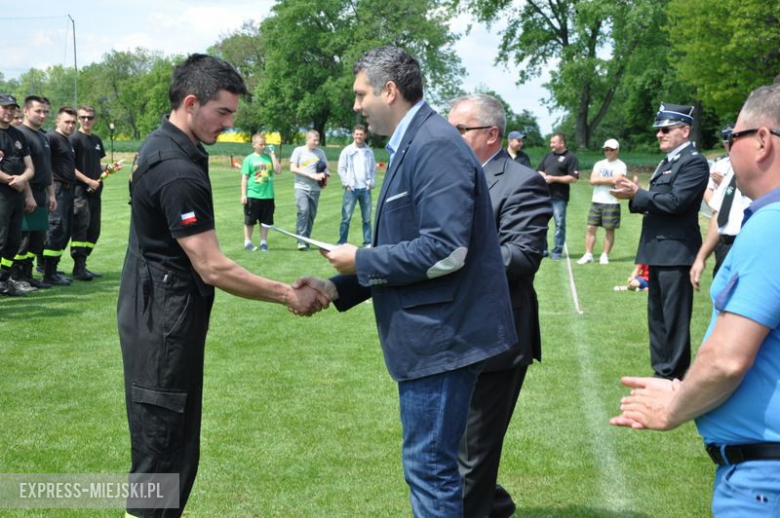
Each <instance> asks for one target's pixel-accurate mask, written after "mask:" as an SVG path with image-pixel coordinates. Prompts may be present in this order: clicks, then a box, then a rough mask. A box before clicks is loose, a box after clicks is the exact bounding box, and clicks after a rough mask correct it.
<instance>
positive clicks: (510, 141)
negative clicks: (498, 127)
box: [506, 131, 531, 169]
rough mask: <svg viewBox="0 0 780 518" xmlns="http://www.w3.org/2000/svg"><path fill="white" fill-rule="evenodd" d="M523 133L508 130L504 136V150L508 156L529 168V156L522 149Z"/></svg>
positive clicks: (523, 142)
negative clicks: (507, 133)
mask: <svg viewBox="0 0 780 518" xmlns="http://www.w3.org/2000/svg"><path fill="white" fill-rule="evenodd" d="M524 139H525V133H523V132H522V131H510V132H509V135H507V137H506V152H507V153H509V157H510V158H511V159H512V160H514V161H515V162H517V163H518V164H520V165H524V166H526V167H528V168H529V169H530V168H531V158H530V157H529V156H528V153H526V152H525V151H523V145H524V144H525V141H524Z"/></svg>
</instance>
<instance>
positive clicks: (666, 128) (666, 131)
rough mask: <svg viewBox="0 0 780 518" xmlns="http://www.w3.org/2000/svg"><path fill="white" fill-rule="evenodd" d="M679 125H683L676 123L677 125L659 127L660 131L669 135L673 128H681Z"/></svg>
mask: <svg viewBox="0 0 780 518" xmlns="http://www.w3.org/2000/svg"><path fill="white" fill-rule="evenodd" d="M679 127H681V126H680V125H679V124H678V125H676V126H664V127H663V128H658V131H660V132H661V133H663V134H664V135H668V134H669V132H671V131H672V130H673V129H675V128H679Z"/></svg>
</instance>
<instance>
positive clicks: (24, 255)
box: [15, 184, 49, 262]
mask: <svg viewBox="0 0 780 518" xmlns="http://www.w3.org/2000/svg"><path fill="white" fill-rule="evenodd" d="M30 190H31V191H32V195H33V198H34V199H35V204H36V205H37V206H38V207H48V206H49V195H48V193H47V192H46V186H45V185H37V184H30ZM45 242H46V231H45V230H31V231H24V232H22V242H21V244H20V245H19V251H18V252H17V254H16V259H15V261H16V262H18V261H29V262H32V261H33V260H34V259H35V257H36V256H37V255H39V254H41V253H43V244H44V243H45Z"/></svg>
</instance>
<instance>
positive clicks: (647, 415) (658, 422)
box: [609, 376, 682, 430]
mask: <svg viewBox="0 0 780 518" xmlns="http://www.w3.org/2000/svg"><path fill="white" fill-rule="evenodd" d="M620 382H621V383H622V384H623V385H625V386H626V387H629V388H631V393H630V394H629V395H628V396H626V397H624V398H622V399H621V400H620V412H621V413H620V415H619V416H616V417H613V418H612V419H610V420H609V424H611V425H612V426H625V427H628V428H633V429H635V430H671V429H672V428H676V427H677V426H679V425H680V424H681V423H678V422H675V421H674V420H673V419H672V416H671V414H670V408H671V406H672V400H673V399H674V397H675V394H676V393H677V391H678V390H680V387H681V386H682V382H681V381H680V380H678V379H675V380H667V379H662V378H637V377H631V376H626V377H624V378H621V380H620Z"/></svg>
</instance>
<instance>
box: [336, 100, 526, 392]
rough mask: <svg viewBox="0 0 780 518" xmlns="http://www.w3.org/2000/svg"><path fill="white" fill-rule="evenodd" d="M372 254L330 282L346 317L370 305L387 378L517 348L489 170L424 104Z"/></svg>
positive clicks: (397, 167) (388, 185)
mask: <svg viewBox="0 0 780 518" xmlns="http://www.w3.org/2000/svg"><path fill="white" fill-rule="evenodd" d="M374 226H375V230H374V242H373V245H374V246H373V247H372V248H362V249H359V250H358V251H357V256H356V271H357V274H356V275H341V276H336V277H334V278H333V279H332V280H333V282H334V283H335V285H336V288H337V289H338V293H339V299H338V300H337V301H336V302H335V306H336V308H337V309H338V310H339V311H346V310H347V309H349V308H351V307H352V306H354V305H355V304H358V303H360V302H362V301H363V300H365V299H367V298H368V297H369V296H370V297H372V298H373V302H374V304H373V305H374V313H375V315H376V322H377V329H378V331H379V340H380V343H381V345H382V351H383V353H384V357H385V363H386V365H387V369H388V371H389V372H390V375H391V376H392V377H393V378H394V379H396V380H398V381H403V380H410V379H416V378H421V377H424V376H429V375H432V374H438V373H441V372H448V371H451V370H455V369H458V368H461V367H464V366H466V365H471V364H473V363H476V362H479V361H482V360H485V359H487V358H490V357H492V356H495V355H497V354H499V353H501V352H504V351H506V350H507V349H509V347H510V346H511V345H512V344H514V343H516V342H517V335H516V333H515V329H514V324H513V320H512V312H511V305H510V301H509V288H508V286H507V281H506V275H504V273H503V272H504V266H503V263H502V260H501V251H500V249H499V246H498V237H497V234H496V230H495V224H494V223H493V217H492V210H491V205H490V197H489V195H488V189H487V185H486V183H485V178H484V175H483V173H482V168H481V167H480V165H479V163H478V162H477V160H476V158H475V157H474V155H473V153H472V152H471V149H470V148H469V147H468V145H467V144H466V142H465V140H464V139H463V137H461V136H460V134H458V132H457V130H456V129H455V128H454V127H453V126H452V125H450V124H449V123H448V122H447V121H446V120H444V119H443V118H442V117H441V116H440V115H438V114H437V113H435V112H434V111H433V110H432V109H431V108H430V107H429V106H428V105H427V104H424V105H423V106H422V107H421V108H420V110H419V111H418V112H417V114H416V115H415V116H414V118H413V119H412V121H411V123H410V125H409V127H408V128H407V130H406V133H405V135H404V137H403V140H402V142H401V145H400V146H399V148H398V150H397V151H396V153H395V156H394V157H393V160H392V164H391V166H390V169H389V170H388V172H387V174H386V175H385V179H384V183H383V184H382V190H381V191H380V193H379V197H378V200H377V209H376V221H375V224H374Z"/></svg>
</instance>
